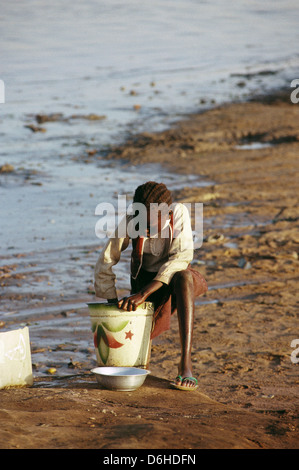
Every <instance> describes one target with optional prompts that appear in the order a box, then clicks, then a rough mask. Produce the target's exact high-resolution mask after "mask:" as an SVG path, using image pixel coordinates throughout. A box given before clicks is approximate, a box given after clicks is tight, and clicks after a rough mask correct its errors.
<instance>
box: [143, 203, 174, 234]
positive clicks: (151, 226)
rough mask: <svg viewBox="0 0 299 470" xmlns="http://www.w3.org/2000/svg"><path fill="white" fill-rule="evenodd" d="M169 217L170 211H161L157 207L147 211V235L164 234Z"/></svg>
mask: <svg viewBox="0 0 299 470" xmlns="http://www.w3.org/2000/svg"><path fill="white" fill-rule="evenodd" d="M168 219H169V212H168V211H167V212H166V211H159V210H157V209H156V208H153V207H152V208H151V209H150V210H148V211H147V236H148V237H159V236H163V232H162V229H163V227H164V226H165V224H166V222H167V220H168Z"/></svg>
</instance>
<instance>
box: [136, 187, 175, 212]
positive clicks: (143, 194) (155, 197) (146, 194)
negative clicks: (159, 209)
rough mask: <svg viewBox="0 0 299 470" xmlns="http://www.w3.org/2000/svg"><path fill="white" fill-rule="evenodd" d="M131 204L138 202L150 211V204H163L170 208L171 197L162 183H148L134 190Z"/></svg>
mask: <svg viewBox="0 0 299 470" xmlns="http://www.w3.org/2000/svg"><path fill="white" fill-rule="evenodd" d="M133 202H140V203H142V204H144V205H145V207H146V208H147V209H150V204H151V203H157V204H161V203H162V202H164V203H166V204H168V205H169V206H170V205H171V204H172V195H171V192H170V191H169V189H168V188H167V187H166V186H165V184H164V183H156V182H155V181H148V182H147V183H144V184H141V185H140V186H138V188H137V189H136V190H135V194H134V198H133Z"/></svg>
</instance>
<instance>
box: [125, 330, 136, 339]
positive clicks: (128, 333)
mask: <svg viewBox="0 0 299 470" xmlns="http://www.w3.org/2000/svg"><path fill="white" fill-rule="evenodd" d="M125 333H126V337H125V339H128V338H129V339H130V340H132V336H134V333H132V331H131V330H130V331H125Z"/></svg>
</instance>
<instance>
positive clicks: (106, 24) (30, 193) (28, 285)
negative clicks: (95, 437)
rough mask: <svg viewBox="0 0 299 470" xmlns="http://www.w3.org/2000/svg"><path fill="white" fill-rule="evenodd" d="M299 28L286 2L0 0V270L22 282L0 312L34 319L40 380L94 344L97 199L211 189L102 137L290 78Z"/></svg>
mask: <svg viewBox="0 0 299 470" xmlns="http://www.w3.org/2000/svg"><path fill="white" fill-rule="evenodd" d="M298 24H299V4H298V2H297V1H292V0H285V1H277V0H272V1H264V2H262V3H261V2H258V1H255V0H253V1H245V0H239V1H238V2H231V1H229V0H215V1H213V2H212V1H199V0H198V1H196V0H172V1H168V0H164V1H163V0H151V1H150V2H149V1H148V2H139V1H137V0H127V1H126V2H122V1H119V0H109V2H104V1H102V0H86V1H84V2H82V1H79V0H72V1H71V0H63V1H62V0H52V1H51V2H46V1H42V0H27V1H26V2H23V1H21V0H14V1H11V2H4V1H1V9H0V30H1V52H0V80H1V81H2V82H1V83H3V84H4V86H5V102H4V103H2V104H1V103H0V167H2V166H3V165H7V164H8V165H11V166H12V167H13V171H11V172H7V173H4V172H2V173H0V198H1V205H0V240H1V245H0V267H1V266H11V267H12V266H13V272H14V273H15V274H17V275H18V276H19V278H20V282H19V283H17V284H15V283H12V284H11V285H7V284H5V285H4V286H2V287H1V291H2V293H1V306H0V316H1V320H2V321H4V322H5V325H6V327H7V328H15V327H17V326H19V325H23V324H30V334H31V338H32V342H33V345H34V347H35V348H36V349H37V350H38V348H46V355H45V353H42V352H41V353H40V354H41V356H39V355H38V354H39V353H38V352H36V353H35V360H36V361H37V362H40V363H42V364H43V365H40V367H38V368H37V371H36V374H37V375H41V376H43V374H45V368H46V366H45V364H46V365H47V364H49V361H50V362H51V361H52V362H53V363H55V365H56V366H57V367H58V370H59V371H60V373H61V374H62V375H63V374H64V373H66V372H65V354H67V355H70V354H71V352H72V353H73V355H75V357H77V358H78V357H79V360H82V357H81V356H80V351H81V353H82V354H83V356H84V358H85V357H86V355H84V354H85V352H86V348H88V347H89V346H91V345H90V344H89V336H88V333H86V332H87V331H89V323H88V315H87V312H86V307H85V303H84V302H85V301H87V300H89V298H90V295H89V294H88V292H89V289H90V286H91V285H92V278H93V266H94V263H95V260H96V257H97V254H98V250H99V249H100V248H101V246H102V245H103V241H102V240H99V239H97V237H96V235H95V230H94V229H95V224H96V221H97V217H96V216H95V208H96V206H97V204H99V203H100V202H104V201H116V198H117V195H118V194H132V192H133V190H134V188H135V187H136V186H137V185H138V184H140V183H141V182H144V181H146V180H148V179H153V180H155V179H156V180H161V181H162V180H163V181H164V182H166V184H167V185H169V187H170V188H175V187H178V186H184V185H188V184H192V185H202V184H205V183H206V182H205V181H203V180H202V179H201V178H200V176H193V175H190V176H189V177H182V176H177V175H173V174H170V173H169V172H166V170H165V169H163V168H161V167H159V166H158V165H147V166H142V167H137V166H132V165H124V164H122V162H111V161H110V162H109V163H107V162H106V161H105V152H106V150H107V148H108V147H109V145H110V144H115V143H119V142H122V141H123V140H124V139H125V138H126V137H127V136H128V135H130V134H132V133H137V132H140V131H145V130H146V131H155V130H161V129H164V128H166V127H168V126H169V125H171V124H172V123H173V122H175V121H176V120H178V119H180V118H182V117H184V116H185V115H186V114H188V113H190V112H194V111H197V110H201V109H204V108H206V107H211V106H214V105H215V104H219V103H222V102H226V101H232V100H235V99H246V97H247V96H249V95H250V94H252V93H266V92H267V91H269V90H271V89H273V88H276V87H279V86H282V85H285V84H286V83H290V82H291V80H292V79H294V78H298V76H297V75H298V68H299V52H298V39H299V29H298ZM290 91H291V89H290ZM0 101H1V96H0ZM2 101H3V100H2ZM51 114H56V115H57V116H58V118H57V119H55V120H53V121H52V122H48V121H47V122H38V121H37V115H47V116H49V115H51ZM92 116H93V117H97V119H92ZM28 126H29V127H28ZM30 126H35V127H31V128H30ZM37 128H39V129H37ZM94 155H95V156H94ZM127 262H128V255H125V257H124V264H122V265H120V267H119V268H118V269H119V271H118V274H119V275H118V282H119V288H120V289H125V288H126V286H127V283H128V274H127ZM58 330H59V332H60V334H57V331H58ZM61 343H63V344H64V347H62V346H61ZM65 344H69V349H68V348H67V347H66V346H65ZM80 348H81V349H80ZM55 350H56V356H53V351H55ZM47 351H51V352H52V354H51V355H50V354H47ZM61 351H62V352H61ZM59 354H62V356H61V357H60V356H59ZM49 357H54V359H49ZM59 364H60V365H59Z"/></svg>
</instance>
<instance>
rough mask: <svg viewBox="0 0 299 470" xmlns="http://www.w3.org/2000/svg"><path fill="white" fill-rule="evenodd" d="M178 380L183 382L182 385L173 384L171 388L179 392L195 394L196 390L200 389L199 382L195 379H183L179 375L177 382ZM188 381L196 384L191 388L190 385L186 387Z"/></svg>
mask: <svg viewBox="0 0 299 470" xmlns="http://www.w3.org/2000/svg"><path fill="white" fill-rule="evenodd" d="M178 379H179V380H180V381H181V383H180V384H176V383H175V382H171V383H170V386H171V387H173V388H175V389H177V390H184V391H187V392H193V391H194V390H196V389H197V388H198V382H197V379H196V378H195V377H184V378H183V377H182V376H181V375H178V376H177V377H176V379H175V380H178ZM186 380H192V381H193V382H194V383H195V385H194V387H189V386H188V385H184V382H185V381H186Z"/></svg>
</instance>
